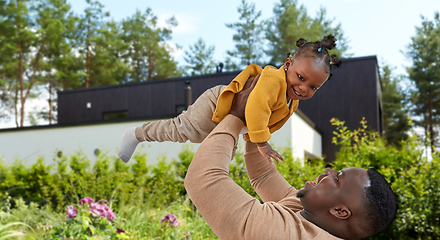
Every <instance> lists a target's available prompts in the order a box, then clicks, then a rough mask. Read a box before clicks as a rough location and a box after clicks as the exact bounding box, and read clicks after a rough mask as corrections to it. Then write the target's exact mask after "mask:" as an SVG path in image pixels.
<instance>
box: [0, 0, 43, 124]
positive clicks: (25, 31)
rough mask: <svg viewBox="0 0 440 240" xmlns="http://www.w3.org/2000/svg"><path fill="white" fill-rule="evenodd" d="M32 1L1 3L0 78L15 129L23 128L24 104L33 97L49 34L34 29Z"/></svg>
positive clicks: (36, 27) (35, 27) (22, 0)
mask: <svg viewBox="0 0 440 240" xmlns="http://www.w3.org/2000/svg"><path fill="white" fill-rule="evenodd" d="M31 4H32V2H31V1H26V0H15V1H2V3H1V7H2V8H1V11H0V14H1V16H0V17H1V23H0V32H1V33H0V50H1V53H2V54H0V55H2V56H1V57H0V62H1V66H2V67H1V69H0V71H1V74H0V75H1V76H3V79H7V80H8V81H9V84H8V87H6V88H3V89H9V91H10V92H9V94H8V95H9V96H10V97H9V98H10V99H13V102H14V109H15V116H16V117H15V118H16V124H17V127H23V123H24V118H25V105H26V101H27V100H28V99H29V98H30V97H32V91H33V87H34V84H35V79H36V75H37V72H38V70H39V67H40V66H39V64H40V61H41V53H42V49H43V47H44V45H45V44H46V41H47V40H48V32H47V31H46V30H45V29H41V28H38V26H36V25H37V24H36V22H35V19H33V18H32V15H31V14H30V10H31V9H30V7H29V6H30V5H31Z"/></svg>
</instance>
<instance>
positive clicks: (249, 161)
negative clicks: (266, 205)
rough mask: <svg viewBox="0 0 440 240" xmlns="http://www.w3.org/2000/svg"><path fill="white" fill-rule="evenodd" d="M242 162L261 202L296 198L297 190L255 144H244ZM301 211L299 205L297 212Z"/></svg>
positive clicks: (248, 142)
mask: <svg viewBox="0 0 440 240" xmlns="http://www.w3.org/2000/svg"><path fill="white" fill-rule="evenodd" d="M244 160H245V162H246V169H247V173H248V175H249V179H250V182H251V184H252V187H253V188H254V190H255V192H256V193H257V194H258V196H260V198H261V200H263V201H264V202H268V201H274V202H278V201H280V200H282V199H284V198H285V197H287V196H289V195H292V196H296V192H297V190H296V189H295V188H294V187H292V186H291V185H290V184H289V183H288V182H287V181H286V179H285V178H284V177H283V176H282V175H281V174H280V173H279V172H278V170H277V168H276V166H275V165H274V164H273V165H272V164H269V163H268V162H267V160H266V158H265V157H263V155H261V153H260V152H259V151H258V148H257V146H256V144H255V143H252V142H250V141H247V142H246V145H245V151H244ZM281 164H283V163H281ZM298 171H300V169H298ZM301 209H302V206H301V205H300V204H299V206H297V210H301Z"/></svg>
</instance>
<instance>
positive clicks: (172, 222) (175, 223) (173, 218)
mask: <svg viewBox="0 0 440 240" xmlns="http://www.w3.org/2000/svg"><path fill="white" fill-rule="evenodd" d="M167 221H170V226H173V227H176V226H178V225H179V221H177V217H176V216H175V215H173V214H171V213H168V214H167V215H165V217H164V218H162V220H160V222H161V223H163V222H167Z"/></svg>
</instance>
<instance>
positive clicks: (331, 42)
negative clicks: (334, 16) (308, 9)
mask: <svg viewBox="0 0 440 240" xmlns="http://www.w3.org/2000/svg"><path fill="white" fill-rule="evenodd" d="M297 44H298V43H297ZM321 46H322V47H323V48H325V49H329V50H331V49H333V48H335V47H336V38H335V36H333V35H332V34H330V35H327V36H324V38H323V39H322V41H321Z"/></svg>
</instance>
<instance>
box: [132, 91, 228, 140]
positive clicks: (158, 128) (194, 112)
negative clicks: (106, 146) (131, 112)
mask: <svg viewBox="0 0 440 240" xmlns="http://www.w3.org/2000/svg"><path fill="white" fill-rule="evenodd" d="M224 88H225V86H223V85H221V86H216V87H213V88H210V89H208V90H206V91H205V92H204V93H203V94H202V95H200V97H199V98H197V100H196V101H195V102H194V103H193V104H192V105H190V106H189V107H188V109H187V110H186V111H183V112H182V113H181V114H180V115H178V116H177V117H175V118H172V119H166V120H159V121H153V122H147V123H144V124H143V125H142V127H137V128H136V138H137V139H138V140H139V141H148V142H153V141H157V142H164V141H171V142H180V143H183V142H186V141H188V140H189V141H190V142H193V143H201V142H202V141H203V140H204V139H205V138H206V137H207V136H208V134H209V133H210V132H211V131H212V129H214V128H215V126H217V123H216V122H214V121H212V120H211V119H212V115H213V114H214V110H215V107H216V106H217V99H218V96H219V95H220V93H221V92H222V91H223V89H224Z"/></svg>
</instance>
